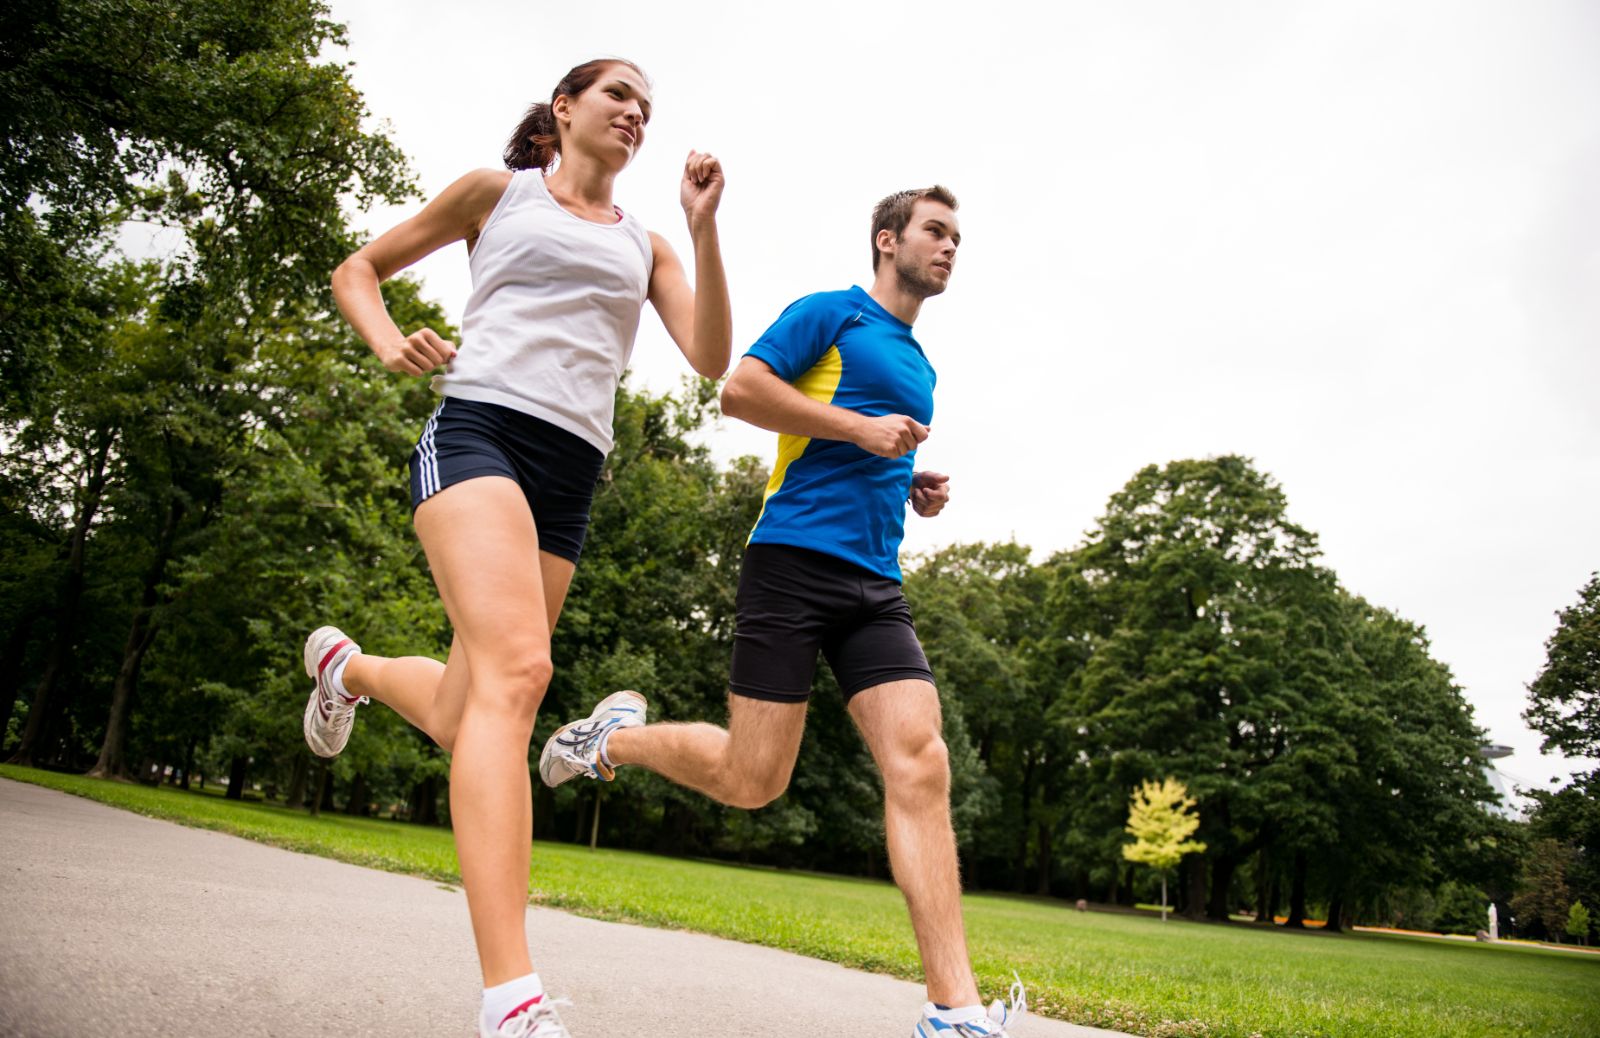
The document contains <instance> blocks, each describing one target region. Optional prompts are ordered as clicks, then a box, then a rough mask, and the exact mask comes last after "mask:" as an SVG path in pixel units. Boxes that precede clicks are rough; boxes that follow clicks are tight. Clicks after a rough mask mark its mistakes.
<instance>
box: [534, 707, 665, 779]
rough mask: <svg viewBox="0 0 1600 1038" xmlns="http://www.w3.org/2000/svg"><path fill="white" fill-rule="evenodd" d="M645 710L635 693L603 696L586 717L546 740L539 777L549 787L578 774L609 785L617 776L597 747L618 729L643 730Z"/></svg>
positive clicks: (558, 729) (541, 756)
mask: <svg viewBox="0 0 1600 1038" xmlns="http://www.w3.org/2000/svg"><path fill="white" fill-rule="evenodd" d="M645 709H646V706H645V701H644V696H641V695H640V694H639V693H637V692H634V691H631V690H628V689H624V690H623V691H621V692H613V693H611V694H610V695H609V696H606V697H605V698H604V699H602V700H600V703H599V704H598V705H597V706H596V707H595V708H594V712H593V713H591V714H590V715H589V716H588V717H585V718H584V719H583V720H581V721H572V722H569V723H568V724H564V725H562V726H561V727H560V728H557V729H556V732H555V734H554V735H552V736H550V738H549V739H547V740H545V744H544V749H543V750H542V751H540V753H539V777H540V778H541V779H543V780H544V784H545V785H547V786H551V787H555V786H559V785H561V783H563V782H565V781H567V780H568V779H574V778H577V777H578V776H579V775H582V776H583V777H585V778H592V779H595V778H597V779H599V780H600V781H602V782H610V781H611V780H612V779H614V778H616V777H617V773H616V772H615V771H613V770H612V769H611V767H610V766H609V765H608V764H606V762H605V761H604V760H603V759H601V756H600V747H601V745H602V744H603V743H604V742H605V739H606V737H607V736H608V735H610V734H611V733H612V732H613V731H615V730H616V729H618V728H640V727H643V725H644V715H645Z"/></svg>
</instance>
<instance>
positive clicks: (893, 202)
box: [872, 184, 960, 271]
mask: <svg viewBox="0 0 1600 1038" xmlns="http://www.w3.org/2000/svg"><path fill="white" fill-rule="evenodd" d="M924 198H931V199H933V200H934V201H935V202H943V203H944V204H945V205H947V206H949V207H950V208H951V209H959V208H960V206H959V205H957V204H956V196H955V195H953V194H951V193H950V189H949V188H947V187H945V186H943V185H942V184H935V185H933V186H932V187H919V188H913V189H911V190H910V191H896V192H895V193H894V194H892V195H888V196H886V197H885V198H884V199H883V200H882V201H880V202H879V203H878V204H877V205H875V206H873V207H872V269H873V270H874V271H876V270H877V269H878V257H880V256H882V255H883V253H881V252H879V251H878V232H879V231H893V232H894V239H895V241H900V240H901V239H903V238H904V237H905V236H906V224H908V223H910V222H911V210H912V209H914V208H916V205H917V203H918V202H920V201H921V200H922V199H924Z"/></svg>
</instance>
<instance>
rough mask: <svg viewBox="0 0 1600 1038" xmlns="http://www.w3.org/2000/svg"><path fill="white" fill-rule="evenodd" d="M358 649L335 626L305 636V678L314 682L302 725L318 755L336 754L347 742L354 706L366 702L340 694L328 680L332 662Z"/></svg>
mask: <svg viewBox="0 0 1600 1038" xmlns="http://www.w3.org/2000/svg"><path fill="white" fill-rule="evenodd" d="M360 651H361V646H359V645H357V644H356V643H355V642H353V641H351V640H350V639H349V638H348V637H347V636H346V635H345V633H344V632H343V631H341V630H339V628H337V627H318V628H317V629H316V630H315V631H312V632H311V637H309V638H307V639H306V653H305V659H306V677H308V678H310V679H311V680H312V681H314V682H316V684H314V685H312V686H311V698H309V699H308V700H306V717H305V724H304V725H303V727H304V728H305V733H306V745H308V746H310V747H311V752H312V753H315V754H316V755H317V756H319V757H337V756H339V754H340V752H341V751H342V750H343V749H344V744H345V743H347V742H349V741H350V728H351V726H352V725H354V724H355V719H356V707H357V706H358V705H360V704H362V703H365V702H367V697H366V696H345V695H340V694H339V692H338V691H336V690H335V689H334V687H333V682H331V681H329V680H328V674H329V672H330V671H332V670H333V667H334V664H336V663H338V662H340V661H341V660H344V659H347V658H349V656H350V655H351V654H352V653H356V652H360Z"/></svg>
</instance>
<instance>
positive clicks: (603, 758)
mask: <svg viewBox="0 0 1600 1038" xmlns="http://www.w3.org/2000/svg"><path fill="white" fill-rule="evenodd" d="M614 731H616V729H615V728H607V729H606V730H605V731H603V732H601V733H600V745H599V746H597V747H596V748H595V752H596V753H597V754H598V755H599V757H600V763H601V764H604V765H605V766H606V767H608V768H610V769H611V770H613V771H615V770H616V768H617V766H616V765H615V764H613V763H611V754H609V753H607V752H606V744H607V743H609V742H610V741H611V733H612V732H614Z"/></svg>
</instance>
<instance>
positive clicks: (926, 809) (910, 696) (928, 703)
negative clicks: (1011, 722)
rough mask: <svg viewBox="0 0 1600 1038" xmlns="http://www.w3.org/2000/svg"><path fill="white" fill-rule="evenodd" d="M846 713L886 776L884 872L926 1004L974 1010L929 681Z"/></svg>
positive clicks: (881, 688)
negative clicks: (899, 903)
mask: <svg viewBox="0 0 1600 1038" xmlns="http://www.w3.org/2000/svg"><path fill="white" fill-rule="evenodd" d="M849 709H850V716H851V718H852V719H853V720H854V721H855V723H856V727H858V728H859V729H861V734H862V736H863V737H864V738H865V739H866V741H867V746H868V748H869V749H871V750H872V757H873V759H874V760H875V761H877V762H878V769H879V771H881V772H882V773H883V791H884V797H883V818H884V827H885V829H886V830H887V832H888V837H889V865H890V868H891V869H892V870H893V871H894V880H895V883H896V884H897V885H898V886H899V887H900V892H901V893H902V894H904V895H905V899H906V908H907V909H908V910H909V911H910V913H911V928H912V930H913V931H914V932H915V933H916V937H917V950H918V951H919V952H920V953H921V955H922V972H923V975H924V978H925V980H926V982H927V985H928V1000H929V1001H931V1002H935V1003H938V1004H941V1005H947V1006H969V1005H977V1004H978V985H977V981H976V980H975V979H974V978H973V975H972V962H971V960H970V959H969V958H968V956H967V935H966V928H965V926H964V925H963V923H962V919H961V867H960V863H959V861H958V860H957V857H956V838H955V831H954V829H952V828H951V825H950V758H949V754H948V752H947V751H946V750H945V745H944V736H943V734H942V733H943V725H942V717H941V713H940V709H939V693H938V691H937V690H936V689H935V688H934V687H933V685H932V684H930V683H929V682H926V681H891V682H889V683H887V684H883V685H874V686H873V687H871V688H869V689H865V690H863V691H861V692H858V693H857V694H856V695H855V696H853V697H851V699H850V707H849Z"/></svg>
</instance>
